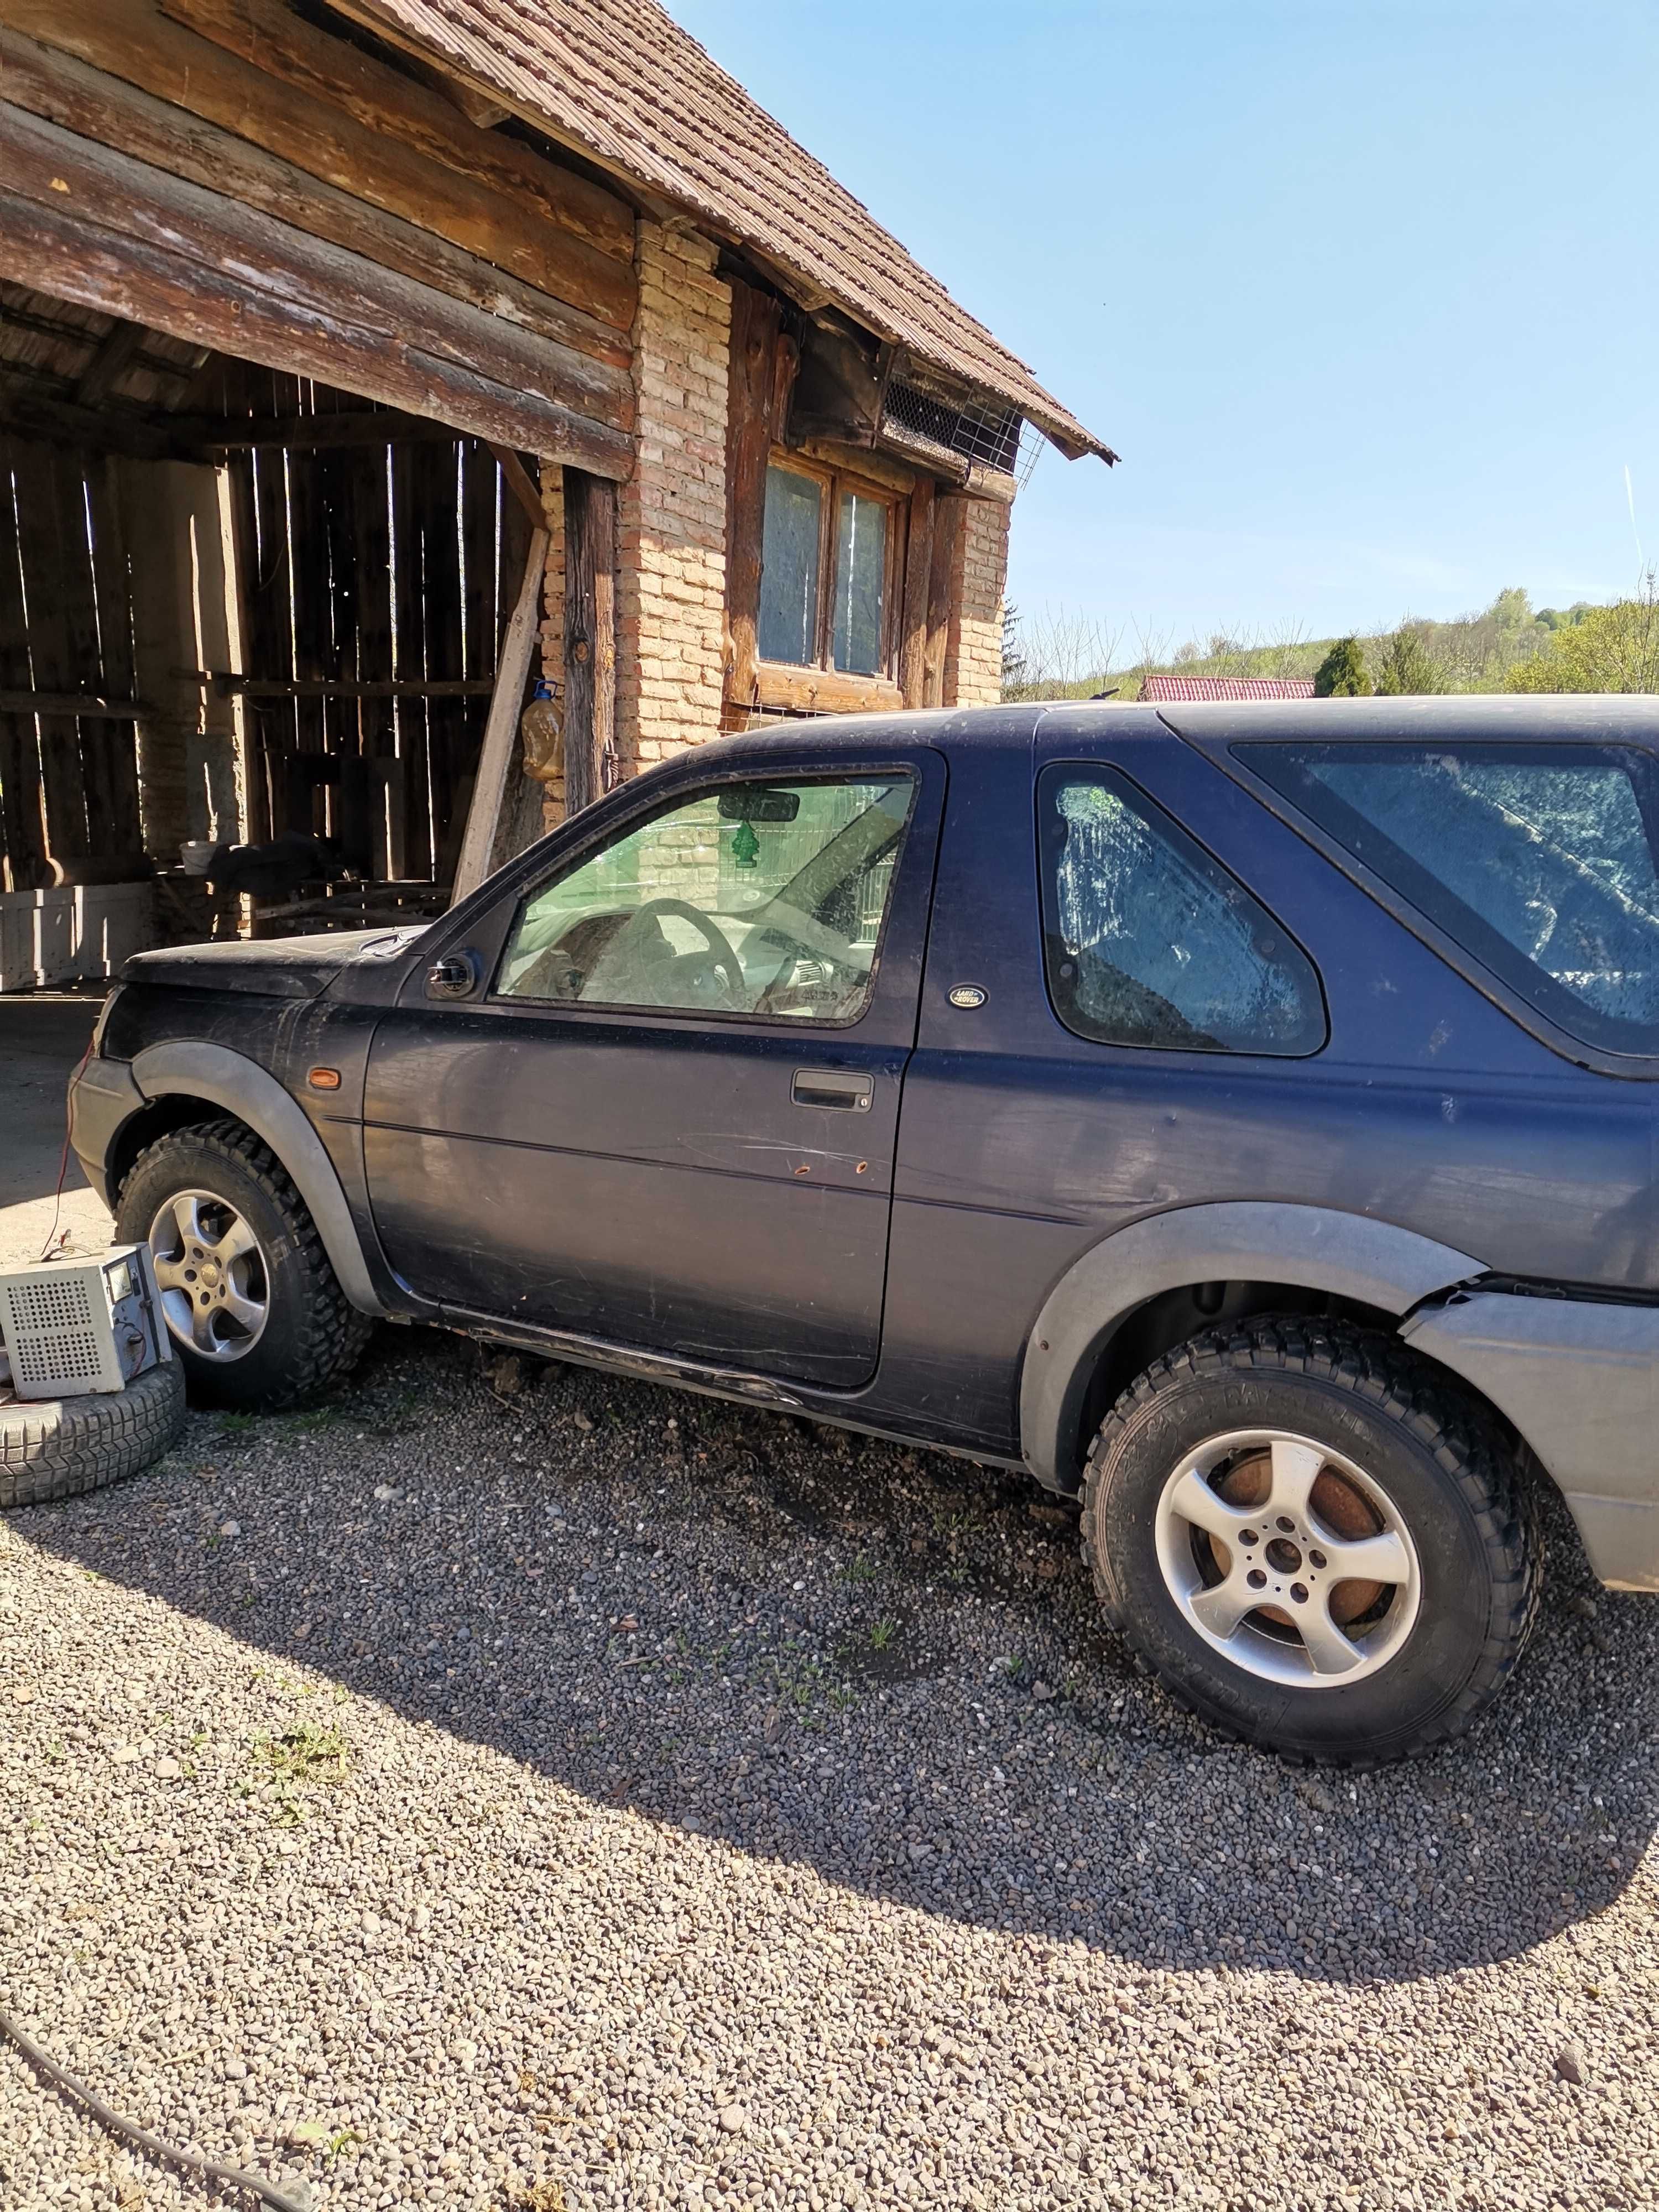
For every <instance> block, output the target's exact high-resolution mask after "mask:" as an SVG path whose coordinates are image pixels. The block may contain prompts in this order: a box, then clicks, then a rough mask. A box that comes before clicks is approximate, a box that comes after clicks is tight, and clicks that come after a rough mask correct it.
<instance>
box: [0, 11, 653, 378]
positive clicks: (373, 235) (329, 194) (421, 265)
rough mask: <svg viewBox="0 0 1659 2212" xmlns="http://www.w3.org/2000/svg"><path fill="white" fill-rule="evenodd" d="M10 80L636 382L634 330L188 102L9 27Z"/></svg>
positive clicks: (41, 101)
mask: <svg viewBox="0 0 1659 2212" xmlns="http://www.w3.org/2000/svg"><path fill="white" fill-rule="evenodd" d="M9 6H10V0H0V24H3V22H4V21H5V19H6V16H7V13H8V10H9ZM0 64H3V67H0V85H3V88H4V91H5V96H6V98H7V99H8V100H10V101H12V103H13V104H14V105H15V106H18V107H24V108H27V110H28V111H29V112H30V113H31V114H33V115H39V116H40V117H42V118H44V119H45V120H46V121H47V122H49V123H57V124H61V125H63V127H64V129H65V130H66V131H76V133H78V134H79V135H80V136H81V137H83V138H95V139H97V140H98V141H99V142H100V143H101V144H104V145H107V146H118V147H119V148H120V149H122V150H123V151H124V152H125V153H128V154H131V155H134V156H135V157H136V158H137V159H138V160H139V161H149V162H151V163H153V164H154V165H155V167H157V168H160V169H166V170H167V171H168V173H170V174H172V175H173V176H177V177H183V178H184V179H185V180H186V182H188V183H191V184H196V185H206V186H207V187H208V189H209V190H210V191H219V192H223V193H224V194H225V195H226V196H227V197H230V198H233V199H238V200H240V201H241V202H242V204H244V205H245V206H246V207H249V208H252V209H255V210H258V212H259V213H260V214H262V215H271V216H276V217H277V218H278V220H279V221H281V222H289V223H292V224H293V226H294V228H295V229H296V230H302V231H305V232H306V233H307V234H308V235H309V236H311V237H313V238H321V239H326V240H328V242H329V243H330V244H331V245H332V246H348V247H349V248H351V249H352V250H353V251H354V252H359V253H362V254H364V255H366V256H367V257H368V258H369V259H370V260H372V261H378V262H379V263H380V265H381V267H382V268H384V269H391V270H396V271H397V272H398V275H400V276H411V277H413V278H414V279H415V281H416V283H422V284H430V285H433V286H435V288H436V289H438V290H439V291H441V292H447V293H448V294H449V295H450V297H451V298H452V299H456V300H463V301H465V302H466V304H467V305H468V306H469V307H478V308H482V309H483V312H484V313H486V314H489V315H494V316H496V317H499V318H500V319H501V320H502V321H504V322H508V323H515V324H517V325H519V326H520V328H521V329H523V330H526V331H534V332H535V333H536V334H537V336H538V337H548V338H553V339H555V340H556V341H557V342H558V343H561V344H564V345H568V346H570V347H573V348H574V349H575V350H576V351H577V352H579V353H581V354H585V355H586V356H587V357H588V358H589V359H590V360H592V361H596V362H604V363H605V364H606V365H607V366H608V367H610V368H614V369H617V370H620V371H623V387H624V388H629V387H628V385H627V376H626V371H627V370H628V368H629V364H630V362H631V360H632V353H631V349H630V346H629V338H628V336H627V334H626V333H625V332H623V331H618V330H616V329H613V328H612V327H611V325H609V324H606V323H603V322H600V321H599V319H598V318H597V317H595V316H592V315H587V314H584V313H581V312H580V310H579V309H577V308H575V307H568V306H567V305H564V304H562V302H560V301H557V300H554V299H550V297H549V296H548V295H547V294H546V293H545V292H542V291H538V290H537V289H536V288H535V287H534V286H533V285H531V284H527V283H522V282H521V281H520V279H519V278H518V277H516V276H509V275H508V274H507V272H506V271H505V270H501V269H500V268H498V267H496V266H495V265H494V264H492V263H490V262H489V261H486V260H483V259H482V258H480V257H479V256H477V254H473V253H469V252H465V250H464V249H463V248H462V247H461V246H457V245H454V244H453V243H452V242H451V241H450V240H447V239H446V238H441V237H440V236H438V235H437V234H435V232H433V231H431V230H428V229H425V228H417V227H416V225H415V224H414V223H412V222H404V220H403V219H402V218H401V217H400V216H397V215H393V214H389V213H386V211H384V210H380V209H379V208H374V207H371V206H370V205H369V204H368V202H367V201H365V200H362V199H358V198H354V197H352V195H351V194H350V193H349V192H346V191H340V190H338V189H337V188H336V187H335V186H334V185H330V184H325V183H323V182H320V181H319V179H316V178H315V177H313V176H311V175H309V174H307V173H306V172H305V171H303V170H302V169H299V168H296V167H295V166H294V165H293V164H292V163H291V162H289V161H283V160H279V159H278V158H277V157H276V155H273V154H270V153H267V152H264V151H262V150H261V149H260V148H258V147H257V146H252V145H250V144H249V143H247V141H246V139H245V138H240V137H233V136H232V135H231V133H230V131H222V130H220V129H217V128H216V126H215V125H214V124H213V123H212V122H210V121H204V120H203V119H202V118H199V117H198V116H196V115H193V114H190V113H187V112H185V107H183V106H174V105H173V103H172V102H171V101H169V100H161V99H155V98H152V97H151V96H150V94H149V93H147V92H143V91H140V90H139V89H138V88H137V87H136V86H134V85H131V84H128V83H124V82H122V81H121V79H120V78H119V77H118V76H108V75H106V73H105V72H104V71H103V70H98V69H94V68H89V67H88V65H87V64H85V63H84V62H81V61H77V60H76V59H75V58H74V57H73V56H71V55H70V54H66V53H60V52H56V51H55V50H54V49H53V48H52V47H51V46H45V45H42V44H41V43H40V40H36V39H30V38H24V37H21V36H20V35H19V34H18V33H15V32H13V31H8V30H5V29H3V28H0Z"/></svg>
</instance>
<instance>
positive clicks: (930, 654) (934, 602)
mask: <svg viewBox="0 0 1659 2212" xmlns="http://www.w3.org/2000/svg"><path fill="white" fill-rule="evenodd" d="M964 504H965V502H964V501H963V497H962V495H961V493H960V492H943V493H941V494H940V495H939V496H938V497H937V498H936V499H935V500H934V501H933V552H932V557H931V559H930V561H929V562H928V582H927V678H926V690H927V698H926V702H925V703H926V704H927V706H929V707H953V706H955V704H956V702H955V700H954V699H950V698H947V697H946V696H945V667H946V664H947V663H948V661H949V659H950V657H951V629H952V627H953V625H955V624H957V623H959V622H960V620H961V612H960V607H959V605H958V601H959V596H960V587H959V585H958V583H957V569H958V568H960V566H961V551H962V522H963V506H964Z"/></svg>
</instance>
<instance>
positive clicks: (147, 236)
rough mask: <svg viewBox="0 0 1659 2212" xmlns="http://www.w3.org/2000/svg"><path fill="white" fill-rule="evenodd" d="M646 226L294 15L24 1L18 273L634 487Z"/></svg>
mask: <svg viewBox="0 0 1659 2212" xmlns="http://www.w3.org/2000/svg"><path fill="white" fill-rule="evenodd" d="M633 253H634V220H633V215H632V211H631V210H629V207H628V206H627V204H625V203H624V202H623V200H621V199H620V198H618V197H617V196H616V195H615V194H613V193H611V192H609V191H605V189H604V188H603V187H601V186H599V185H595V184H593V183H592V182H590V181H589V180H588V179H586V178H585V177H582V176H580V175H578V174H577V173H575V172H574V171H572V170H568V169H565V168H563V167H560V166H558V165H557V164H556V163H555V162H553V161H550V160H547V159H545V158H544V157H543V156H542V155H540V154H538V153H537V152H536V151H534V150H533V149H531V148H530V147H527V146H526V145H523V144H521V143H519V142H518V141H516V140H514V139H511V138H506V137H501V136H500V135H499V134H497V133H494V132H490V131H483V130H480V129H478V128H477V126H476V125H473V124H471V123H470V122H469V121H468V120H467V119H466V118H465V116H463V115H462V114H461V113H460V112H459V109H458V108H456V107H455V106H453V105H452V104H451V102H450V101H449V100H447V99H446V98H445V97H444V96H443V95H442V94H441V93H440V92H439V91H437V90H435V89H433V88H429V87H428V86H426V85H423V84H421V83H417V82H414V81H412V80H411V79H410V77H408V76H404V74H402V73H401V72H400V71H399V70H397V69H395V68H393V67H392V66H391V65H390V64H388V63H387V62H386V61H384V60H382V59H380V58H377V57H375V56H374V55H371V54H368V53H364V52H359V51H358V50H357V48H356V47H355V46H352V45H350V44H349V43H348V42H347V41H346V40H343V39H341V38H337V37H335V36H333V35H332V34H331V33H329V32H327V31H324V30H320V29H318V28H316V27H313V25H311V24H309V23H307V22H306V21H303V20H302V19H301V18H300V17H299V16H297V15H294V14H292V13H291V12H290V11H289V9H286V8H285V7H283V6H280V5H278V4H276V0H164V4H157V0H0V275H5V276H10V277H12V278H13V279H14V280H15V282H18V283H27V284H31V285H34V286H37V287H38V288H40V289H43V290H48V291H54V292H56V293H58V294H59V295H61V296H63V297H65V298H69V299H73V300H76V301H79V302H81V303H82V305H85V306H88V307H96V308H99V309H100V310H102V311H103V312H105V313H111V314H116V315H119V316H121V317H123V318H124V319H127V320H129V321H133V322H137V323H143V324H148V325H150V326H151V327H153V328H155V329H159V330H164V331H170V332H171V333H173V335H175V336H177V337H185V338H189V339H191V340H193V341H195V342H197V343H201V344H204V345H210V346H212V347H214V348H216V349H219V350H222V351H225V352H230V353H236V354H239V355H240V356H243V357H245V358H247V359H250V360H252V361H255V362H259V363H261V364H262V365H264V366H265V367H268V368H274V369H276V370H277V371H279V372H282V373H289V374H304V375H308V376H313V377H316V378H319V379H322V380H327V381H330V382H331V383H334V384H337V385H340V386H344V387H345V388H347V389H349V390H351V391H354V392H361V393H362V394H363V395H364V396H365V397H368V398H374V399H378V400H380V401H383V402H385V403H386V404H390V405H394V406H398V407H400V408H403V409H405V410H408V411H410V412H411V413H414V414H417V415H422V416H432V417H435V418H437V419H440V420H441V421H443V422H447V423H449V424H451V425H452V426H453V427H454V428H457V429H459V430H464V431H466V432H469V433H471V434H472V435H477V436H481V437H485V438H489V439H495V440H498V441H501V443H503V444H506V445H508V446H512V447H520V448H522V449H524V450H526V451H532V452H538V453H544V454H547V455H550V456H552V457H554V458H556V459H559V460H561V461H565V462H568V463H570V464H572V465H579V466H580V467H582V468H584V469H586V470H587V471H589V472H590V473H592V474H595V475H600V476H609V477H623V476H626V475H627V473H628V471H629V468H630V467H631V465H632V440H631V437H630V435H629V433H630V432H631V429H632V427H633V419H634V401H633V390H632V383H631V380H630V376H629V331H630V329H631V326H632V323H633V319H634V313H635V306H636V301H637V283H636V279H635V270H634V261H633Z"/></svg>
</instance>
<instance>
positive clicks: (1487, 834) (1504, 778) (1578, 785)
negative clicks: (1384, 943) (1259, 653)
mask: <svg viewBox="0 0 1659 2212" xmlns="http://www.w3.org/2000/svg"><path fill="white" fill-rule="evenodd" d="M1236 750H1237V757H1238V758H1239V759H1240V760H1241V761H1243V763H1244V764H1245V765H1246V766H1247V767H1249V768H1250V769H1254V770H1255V773H1256V774H1257V775H1260V776H1261V777H1262V778H1263V779H1264V780H1265V781H1267V783H1269V784H1271V785H1272V786H1273V788H1274V789H1275V790H1277V791H1279V792H1282V793H1284V795H1285V798H1287V799H1291V800H1292V801H1293V802H1294V803H1295V805H1297V806H1299V807H1300V808H1301V809H1302V810H1303V811H1304V812H1305V813H1306V814H1308V815H1310V817H1312V818H1313V820H1314V821H1316V822H1317V823H1319V824H1320V826H1321V827H1322V829H1327V830H1328V831H1329V833H1330V835H1331V836H1333V837H1334V838H1335V839H1336V840H1337V841H1338V842H1339V843H1340V844H1341V845H1343V846H1345V847H1346V849H1347V850H1348V851H1349V852H1350V853H1352V854H1353V855H1354V857H1355V859H1356V860H1362V861H1363V862H1364V864H1365V866H1367V867H1368V868H1370V869H1372V870H1373V871H1374V872H1376V874H1377V875H1378V876H1380V877H1381V878H1383V881H1384V882H1385V883H1387V884H1390V885H1392V886H1393V888H1394V889H1395V890H1397V891H1399V892H1400V893H1401V895H1402V896H1404V897H1406V898H1407V899H1409V900H1410V901H1411V902H1412V904H1413V906H1415V907H1417V908H1419V911H1420V912H1421V913H1422V914H1424V915H1426V916H1427V918H1428V919H1429V920H1430V921H1432V922H1434V923H1435V924H1436V925H1437V927H1439V928H1441V929H1443V931H1444V932H1445V933H1446V934H1447V936H1448V937H1449V938H1450V939H1452V940H1453V941H1454V942H1455V944H1458V945H1462V946H1463V947H1464V949H1465V950H1466V951H1469V952H1471V953H1473V954H1474V957H1475V958H1476V959H1477V960H1478V961H1480V963H1482V965H1483V966H1485V967H1486V968H1488V969H1491V971H1492V974H1493V975H1497V976H1498V978H1499V979H1500V980H1501V981H1504V982H1505V983H1507V984H1508V985H1509V986H1510V988H1511V989H1512V990H1514V991H1515V992H1516V993H1517V994H1519V995H1520V996H1521V997H1522V999H1524V1000H1527V1001H1528V1002H1529V1003H1530V1004H1531V1005H1532V1006H1535V1007H1536V1009H1537V1010H1538V1012H1540V1013H1541V1014H1542V1015H1544V1016H1545V1017H1546V1018H1547V1019H1548V1020H1550V1021H1552V1022H1553V1023H1554V1024H1557V1026H1558V1027H1559V1028H1561V1029H1563V1030H1565V1031H1566V1032H1567V1034H1568V1035H1569V1036H1575V1037H1578V1038H1580V1039H1582V1040H1583V1042H1584V1043H1586V1044H1591V1045H1596V1046H1599V1047H1601V1048H1602V1049H1603V1050H1605V1051H1607V1052H1622V1053H1644V1054H1652V1053H1659V867H1656V865H1655V858H1654V854H1655V843H1654V833H1655V826H1656V823H1659V805H1656V799H1659V793H1656V788H1655V766H1656V763H1654V761H1653V759H1652V758H1651V757H1650V756H1649V755H1648V754H1646V753H1644V752H1642V751H1639V750H1637V749H1635V748H1634V747H1629V746H1611V745H1609V746H1594V745H1550V744H1470V745H1457V746H1447V745H1431V744H1423V745H1417V744H1410V745H1401V744H1395V745H1352V744H1342V745H1267V744H1248V745H1240V746H1238V747H1237V748H1236Z"/></svg>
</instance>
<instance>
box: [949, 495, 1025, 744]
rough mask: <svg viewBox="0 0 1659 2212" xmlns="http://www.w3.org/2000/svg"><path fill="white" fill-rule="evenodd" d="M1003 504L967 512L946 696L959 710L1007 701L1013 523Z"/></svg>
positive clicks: (979, 503)
mask: <svg viewBox="0 0 1659 2212" xmlns="http://www.w3.org/2000/svg"><path fill="white" fill-rule="evenodd" d="M1010 512H1011V510H1010V509H1009V508H1008V507H1005V506H1004V505H1003V504H1002V502H1001V501H1000V500H993V499H973V500H969V501H967V502H966V503H965V506H964V510H963V531H962V553H961V562H962V566H961V575H960V592H961V596H960V599H959V603H958V604H959V609H960V611H959V613H958V615H957V617H956V618H955V619H954V620H953V621H952V622H951V633H950V646H949V649H948V651H947V653H946V655H945V698H946V700H947V701H948V702H950V704H951V705H952V706H956V707H988V706H994V704H995V702H997V701H998V700H999V699H1000V698H1001V696H1002V594H1003V586H1004V584H1005V583H1006V580H1007V574H1008V517H1009V513H1010Z"/></svg>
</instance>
